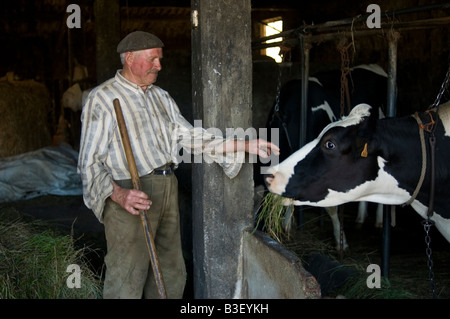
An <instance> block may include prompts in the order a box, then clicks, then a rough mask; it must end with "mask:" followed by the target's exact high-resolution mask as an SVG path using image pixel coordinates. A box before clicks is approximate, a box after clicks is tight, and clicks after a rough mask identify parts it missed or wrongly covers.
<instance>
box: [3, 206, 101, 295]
mask: <svg viewBox="0 0 450 319" xmlns="http://www.w3.org/2000/svg"><path fill="white" fill-rule="evenodd" d="M20 216H21V215H20V213H19V212H18V211H16V210H15V209H14V208H9V209H1V210H0V299H99V298H101V292H102V281H101V277H99V276H97V275H96V274H95V273H94V271H93V270H92V268H91V267H90V264H89V262H88V261H87V260H86V253H88V252H89V251H90V248H88V247H81V248H78V247H76V245H75V242H74V240H73V238H72V237H71V236H66V235H60V234H58V233H56V232H55V231H54V230H52V229H51V227H50V226H49V225H46V224H45V223H44V222H39V221H37V220H25V219H24V218H22V217H20ZM70 265H78V266H79V267H80V271H81V272H80V273H81V274H80V286H79V287H74V286H70V284H68V282H69V283H71V282H72V281H70V277H69V276H70V275H71V274H72V272H71V271H73V270H71V268H69V266H70ZM68 269H69V270H68Z"/></svg>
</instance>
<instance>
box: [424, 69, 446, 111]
mask: <svg viewBox="0 0 450 319" xmlns="http://www.w3.org/2000/svg"><path fill="white" fill-rule="evenodd" d="M449 82H450V65H449V67H448V70H447V74H446V75H445V79H444V82H442V85H441V89H440V90H439V93H438V95H437V97H436V100H434V103H433V104H432V105H431V106H430V107H429V108H430V109H432V108H434V107H438V106H439V104H441V98H442V96H443V95H444V93H445V91H446V90H447V89H448V85H449Z"/></svg>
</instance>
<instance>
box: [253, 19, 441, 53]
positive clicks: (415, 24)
mask: <svg viewBox="0 0 450 319" xmlns="http://www.w3.org/2000/svg"><path fill="white" fill-rule="evenodd" d="M444 25H450V17H443V18H434V19H425V20H416V21H410V22H392V23H382V24H381V28H374V29H353V30H351V31H348V28H345V29H344V28H340V29H330V30H328V31H327V32H323V33H319V34H312V35H311V39H310V40H311V42H312V43H321V42H324V41H330V40H334V39H336V37H337V35H336V34H337V33H338V34H339V35H338V36H339V37H342V36H347V37H350V36H353V37H358V36H370V35H377V34H385V33H386V29H388V30H390V29H395V30H403V31H411V30H423V29H429V28H437V27H440V26H444ZM293 35H295V36H296V37H297V36H298V32H296V30H290V31H284V32H281V33H279V34H277V35H272V36H270V37H265V38H260V39H257V40H254V41H252V44H253V45H252V49H253V50H260V49H266V48H270V47H278V46H280V45H282V44H283V43H284V41H278V42H272V43H262V42H264V41H266V39H267V40H270V39H275V38H279V37H282V36H284V37H286V38H288V37H290V36H293Z"/></svg>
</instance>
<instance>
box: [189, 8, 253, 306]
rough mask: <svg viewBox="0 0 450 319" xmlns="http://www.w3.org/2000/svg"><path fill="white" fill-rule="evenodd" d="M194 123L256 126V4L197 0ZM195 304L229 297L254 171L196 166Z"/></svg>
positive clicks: (233, 286)
mask: <svg viewBox="0 0 450 319" xmlns="http://www.w3.org/2000/svg"><path fill="white" fill-rule="evenodd" d="M191 8H192V15H193V19H192V23H193V25H192V91H193V92H192V96H193V114H194V119H197V120H202V126H203V127H204V128H210V127H211V128H218V129H220V130H221V131H222V132H223V134H224V135H225V134H226V128H243V129H244V130H245V129H247V128H249V127H251V123H252V117H251V100H252V96H251V92H252V60H251V45H250V41H251V23H250V22H251V3H250V0H233V1H228V0H192V2H191ZM192 175H193V176H192V178H193V180H192V181H193V187H192V188H193V255H194V296H195V298H231V297H232V296H233V294H234V292H235V289H236V286H237V281H238V277H239V274H238V271H239V270H238V268H239V267H238V261H239V247H240V238H241V236H242V234H243V230H244V229H245V228H247V227H249V226H251V225H252V208H253V169H252V166H251V164H248V163H246V164H244V165H243V168H242V170H241V172H240V173H239V175H238V176H237V177H236V178H234V179H232V180H230V179H229V178H228V177H227V176H226V175H225V174H224V173H223V170H222V168H221V167H220V166H219V165H217V164H215V163H212V164H207V163H202V164H195V163H194V164H193V173H192Z"/></svg>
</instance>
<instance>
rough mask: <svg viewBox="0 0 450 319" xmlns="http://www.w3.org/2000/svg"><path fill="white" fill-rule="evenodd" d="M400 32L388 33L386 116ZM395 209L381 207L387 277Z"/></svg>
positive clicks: (391, 108) (393, 95) (392, 108)
mask: <svg viewBox="0 0 450 319" xmlns="http://www.w3.org/2000/svg"><path fill="white" fill-rule="evenodd" d="M399 37H400V34H399V33H398V32H397V31H391V32H390V33H389V34H388V41H389V44H388V60H389V67H388V87H387V93H388V98H387V110H386V116H387V117H395V115H396V100H397V43H398V39H399ZM393 209H395V207H392V206H391V205H384V207H383V236H382V250H381V251H382V257H381V260H382V266H381V272H382V275H383V277H385V278H389V264H390V246H391V211H392V210H393Z"/></svg>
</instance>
